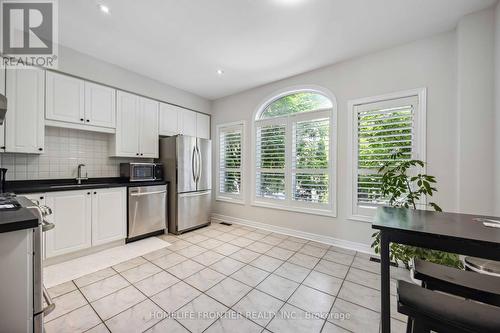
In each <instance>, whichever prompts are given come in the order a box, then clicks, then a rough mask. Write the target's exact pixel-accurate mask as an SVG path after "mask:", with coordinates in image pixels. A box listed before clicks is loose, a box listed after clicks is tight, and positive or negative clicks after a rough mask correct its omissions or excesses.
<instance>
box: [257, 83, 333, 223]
mask: <svg viewBox="0 0 500 333" xmlns="http://www.w3.org/2000/svg"><path fill="white" fill-rule="evenodd" d="M300 92H313V93H318V94H321V95H323V96H325V97H327V98H328V99H329V100H330V101H331V102H332V108H331V110H330V111H328V110H326V111H325V110H321V111H308V112H301V113H296V114H292V115H285V116H279V117H274V118H269V119H263V120H260V119H258V118H259V117H260V115H261V114H262V112H264V110H265V109H266V107H267V106H268V105H269V104H270V103H272V102H274V101H276V100H278V99H280V98H282V97H284V96H287V95H291V94H294V93H300ZM320 114H323V115H325V114H327V115H328V117H329V120H330V124H329V126H330V128H329V130H330V137H329V156H330V160H329V167H328V177H329V205H328V207H325V206H320V205H319V204H314V203H307V202H301V201H294V200H292V196H293V192H292V165H291V164H290V163H289V162H288V161H291V160H292V156H291V154H292V148H293V147H292V146H293V123H294V122H296V121H302V120H313V119H318V118H319V115H320ZM259 122H260V123H266V124H272V123H275V124H279V123H285V140H286V141H285V142H286V144H285V161H286V162H285V194H286V199H285V200H276V199H266V198H261V197H257V191H256V180H257V169H258V168H257V165H256V161H257V156H256V144H257V135H256V131H257V127H258V123H259ZM251 136H252V137H251V140H252V147H251V149H252V150H251V170H252V172H251V185H250V189H251V202H250V204H251V206H254V207H263V208H273V209H278V210H285V211H292V212H298V213H305V214H312V215H321V216H329V217H336V216H337V174H338V171H337V137H338V134H337V100H336V98H335V96H334V95H333V94H332V93H331V92H330V91H329V90H327V89H325V88H323V87H320V86H315V85H307V86H294V87H288V88H284V89H281V90H279V91H276V92H275V93H273V94H271V95H269V96H268V97H267V98H265V99H264V100H263V101H262V102H261V103H260V104H259V107H258V108H257V109H256V110H255V112H254V114H253V118H252V133H251ZM292 203H293V204H292Z"/></svg>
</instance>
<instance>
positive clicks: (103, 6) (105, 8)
mask: <svg viewBox="0 0 500 333" xmlns="http://www.w3.org/2000/svg"><path fill="white" fill-rule="evenodd" d="M99 9H100V10H101V12H103V13H105V14H109V7H108V6H106V5H99Z"/></svg>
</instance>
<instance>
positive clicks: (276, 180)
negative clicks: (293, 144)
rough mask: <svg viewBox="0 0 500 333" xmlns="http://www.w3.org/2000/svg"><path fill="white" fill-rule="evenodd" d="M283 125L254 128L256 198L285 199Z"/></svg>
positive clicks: (284, 134) (261, 125)
mask: <svg viewBox="0 0 500 333" xmlns="http://www.w3.org/2000/svg"><path fill="white" fill-rule="evenodd" d="M285 137H286V126H285V124H279V123H278V124H258V125H257V127H256V147H255V148H256V159H255V162H256V171H257V172H256V184H255V185H256V187H255V189H256V196H257V197H260V198H267V199H278V200H284V199H286V195H285Z"/></svg>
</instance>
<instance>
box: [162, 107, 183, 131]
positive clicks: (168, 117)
mask: <svg viewBox="0 0 500 333" xmlns="http://www.w3.org/2000/svg"><path fill="white" fill-rule="evenodd" d="M182 110H183V109H181V108H180V107H178V106H175V105H170V104H166V103H160V135H165V136H173V135H177V134H180V133H181V131H180V126H179V123H180V119H179V116H180V114H181V112H182Z"/></svg>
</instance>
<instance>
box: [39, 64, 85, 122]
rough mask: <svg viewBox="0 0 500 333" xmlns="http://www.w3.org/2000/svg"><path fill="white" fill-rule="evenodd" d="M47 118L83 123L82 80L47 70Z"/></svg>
mask: <svg viewBox="0 0 500 333" xmlns="http://www.w3.org/2000/svg"><path fill="white" fill-rule="evenodd" d="M46 75H47V107H46V110H45V116H46V118H47V119H48V120H57V121H64V122H69V123H75V124H85V123H86V122H87V121H86V119H85V108H84V105H85V86H84V81H83V80H80V79H77V78H74V77H71V76H67V75H62V74H58V73H53V72H47V74H46Z"/></svg>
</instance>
